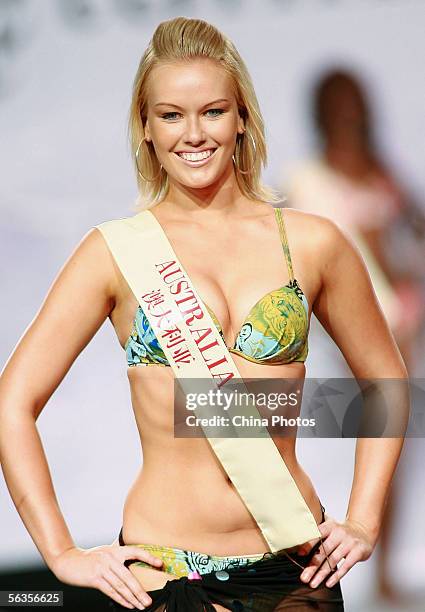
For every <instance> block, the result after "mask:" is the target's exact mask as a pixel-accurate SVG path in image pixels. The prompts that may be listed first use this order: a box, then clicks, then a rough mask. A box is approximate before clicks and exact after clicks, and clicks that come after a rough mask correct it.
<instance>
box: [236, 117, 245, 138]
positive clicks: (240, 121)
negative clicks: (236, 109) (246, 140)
mask: <svg viewBox="0 0 425 612" xmlns="http://www.w3.org/2000/svg"><path fill="white" fill-rule="evenodd" d="M244 132H245V122H244V120H243V118H242V117H241V116H240V115H239V116H238V134H243V133H244Z"/></svg>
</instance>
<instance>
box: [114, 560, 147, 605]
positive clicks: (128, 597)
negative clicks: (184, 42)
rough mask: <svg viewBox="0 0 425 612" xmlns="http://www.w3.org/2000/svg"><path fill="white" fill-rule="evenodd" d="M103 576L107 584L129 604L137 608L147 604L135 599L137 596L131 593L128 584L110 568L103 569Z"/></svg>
mask: <svg viewBox="0 0 425 612" xmlns="http://www.w3.org/2000/svg"><path fill="white" fill-rule="evenodd" d="M103 578H104V579H105V580H106V582H109V584H110V585H111V586H112V587H113V588H114V589H115V591H116V592H117V593H119V594H120V595H121V597H123V598H124V599H125V601H126V602H127V603H129V604H130V605H132V606H135V607H136V608H139V610H140V609H141V608H142V607H143V606H144V605H147V604H145V603H144V602H140V601H139V600H138V599H137V597H135V596H134V595H133V593H132V592H131V590H130V589H129V588H128V586H127V585H126V584H125V582H123V581H122V580H121V578H119V577H118V576H117V575H116V574H115V573H114V572H113V571H112V570H110V569H107V570H105V572H104V574H103ZM149 603H150V601H149Z"/></svg>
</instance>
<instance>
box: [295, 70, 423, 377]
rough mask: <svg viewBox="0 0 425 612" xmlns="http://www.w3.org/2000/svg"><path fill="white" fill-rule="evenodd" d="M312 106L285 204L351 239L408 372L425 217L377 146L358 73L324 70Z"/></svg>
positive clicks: (414, 364)
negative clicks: (309, 136) (307, 143)
mask: <svg viewBox="0 0 425 612" xmlns="http://www.w3.org/2000/svg"><path fill="white" fill-rule="evenodd" d="M312 105H313V117H314V121H315V127H316V130H317V134H318V137H319V141H320V144H319V152H318V155H317V157H315V158H314V159H312V160H308V161H307V162H305V163H301V164H299V165H295V166H294V167H293V168H292V171H291V172H290V173H289V178H288V182H287V184H286V185H285V186H284V187H285V189H284V190H285V193H287V194H288V197H289V200H290V206H293V207H294V208H298V209H300V210H304V211H306V212H314V213H317V214H320V215H323V216H325V217H328V218H330V219H332V220H333V221H335V222H336V223H338V225H339V226H341V227H342V228H343V229H345V230H346V231H348V232H349V233H350V235H351V236H352V237H353V238H354V240H355V242H356V244H357V246H358V248H359V249H360V252H361V253H362V256H363V258H364V260H365V262H366V265H367V267H368V270H369V273H370V275H371V278H372V282H373V285H374V288H375V291H376V293H377V296H378V299H379V301H380V303H381V307H382V308H383V311H384V314H385V315H386V318H387V320H388V322H389V324H390V327H391V329H392V332H393V334H394V336H395V338H396V341H397V343H398V346H399V348H400V351H401V353H402V355H403V359H404V361H405V363H406V366H407V368H408V371H409V374H410V375H411V376H412V375H414V373H415V371H416V370H417V368H419V367H420V363H419V362H420V361H421V355H420V354H418V353H417V350H418V349H419V348H420V347H421V345H422V344H421V343H419V342H418V343H416V342H415V340H416V339H418V338H420V336H421V334H422V333H423V331H424V322H425V318H424V317H425V216H424V214H423V213H422V212H421V210H420V208H419V206H418V205H417V204H416V203H415V202H414V201H413V199H412V197H411V196H410V195H409V194H408V193H407V192H406V189H405V188H404V187H403V186H402V185H400V182H399V181H398V180H397V178H396V177H395V176H394V173H393V171H392V170H390V169H389V168H388V167H387V166H386V164H385V162H384V161H383V159H382V158H381V156H380V154H379V151H378V150H377V147H376V146H375V143H374V135H373V128H372V125H373V121H372V115H371V111H370V108H369V104H368V101H367V96H366V94H365V92H364V89H363V87H362V86H361V85H360V83H359V80H358V79H357V78H356V77H354V76H353V75H352V74H350V73H349V72H344V71H343V70H332V71H329V72H327V73H326V74H325V75H323V76H322V77H321V78H320V79H319V81H318V82H317V83H316V85H315V87H314V92H313V100H312Z"/></svg>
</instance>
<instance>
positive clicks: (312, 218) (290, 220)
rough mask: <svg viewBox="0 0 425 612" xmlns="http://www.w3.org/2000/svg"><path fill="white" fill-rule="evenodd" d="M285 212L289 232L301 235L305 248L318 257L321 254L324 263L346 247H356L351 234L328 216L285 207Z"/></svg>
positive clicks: (291, 234)
mask: <svg viewBox="0 0 425 612" xmlns="http://www.w3.org/2000/svg"><path fill="white" fill-rule="evenodd" d="M283 214H284V218H285V225H286V226H288V234H289V235H290V236H291V237H292V236H297V237H299V239H300V240H301V241H302V246H303V249H304V248H305V249H306V250H307V251H308V252H310V253H311V254H312V255H314V256H316V257H317V256H318V255H320V258H319V259H320V261H321V262H322V263H325V262H326V261H329V260H331V259H332V258H333V257H335V256H336V255H337V254H338V253H340V252H341V251H343V250H344V249H352V248H354V249H355V248H356V247H355V245H354V242H353V240H352V238H351V237H350V236H349V234H348V233H347V232H346V231H345V230H343V229H342V228H341V227H340V226H339V225H338V224H337V223H335V221H333V220H332V219H330V218H328V217H324V216H323V215H318V214H316V213H309V212H304V211H301V210H297V209H295V208H285V209H284V213H283Z"/></svg>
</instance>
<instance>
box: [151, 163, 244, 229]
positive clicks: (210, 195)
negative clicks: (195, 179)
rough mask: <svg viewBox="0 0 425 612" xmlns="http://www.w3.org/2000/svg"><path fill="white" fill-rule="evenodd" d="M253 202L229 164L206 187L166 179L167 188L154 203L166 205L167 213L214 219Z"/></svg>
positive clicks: (236, 211) (241, 208)
mask: <svg viewBox="0 0 425 612" xmlns="http://www.w3.org/2000/svg"><path fill="white" fill-rule="evenodd" d="M252 205H253V202H252V201H250V200H249V199H248V198H246V197H245V196H244V195H243V194H242V193H241V191H240V189H239V185H238V184H237V181H236V176H235V172H234V169H233V165H232V167H231V168H229V170H227V171H226V172H225V173H224V174H223V175H222V176H221V177H220V178H219V179H218V180H217V181H216V182H214V183H213V184H212V185H208V186H207V187H201V188H196V187H188V186H187V185H183V184H182V183H179V182H177V181H174V180H172V179H170V189H169V192H168V194H167V196H166V198H165V199H164V200H163V201H162V202H161V203H160V204H158V207H160V208H162V209H165V208H166V209H167V214H170V215H173V214H174V213H175V215H176V216H177V215H180V214H181V213H184V215H185V216H191V215H193V217H194V218H196V217H197V216H198V215H199V214H202V218H204V219H205V218H207V217H208V218H209V219H211V220H212V219H218V218H220V217H227V216H228V215H230V214H234V213H239V212H242V211H243V210H246V209H247V208H249V207H251V206H252Z"/></svg>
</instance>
